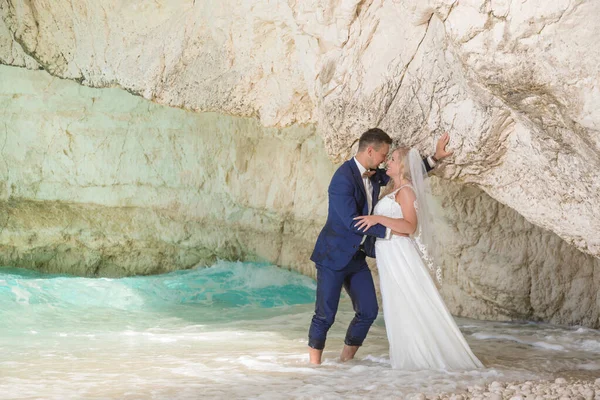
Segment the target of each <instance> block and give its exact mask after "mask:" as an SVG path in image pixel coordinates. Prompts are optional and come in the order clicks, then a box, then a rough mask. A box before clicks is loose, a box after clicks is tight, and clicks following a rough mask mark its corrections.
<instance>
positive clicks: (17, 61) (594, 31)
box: [0, 0, 600, 256]
mask: <svg viewBox="0 0 600 400" xmlns="http://www.w3.org/2000/svg"><path fill="white" fill-rule="evenodd" d="M0 14H1V15H2V21H3V22H2V23H1V24H0V62H2V63H4V64H9V65H17V66H25V67H27V68H38V67H41V68H44V69H45V70H47V71H48V72H50V73H51V74H53V75H55V76H59V77H63V78H68V79H73V80H76V81H78V82H80V83H82V84H84V85H88V86H94V87H112V86H119V87H122V88H124V89H126V90H128V91H130V92H132V93H136V94H139V95H142V96H144V97H145V98H147V99H151V100H152V101H154V102H157V103H161V104H166V105H169V106H175V107H181V108H185V109H190V110H194V111H220V112H224V113H227V114H233V115H237V116H255V117H258V118H259V120H260V122H261V123H262V124H263V125H265V126H287V125H289V124H292V123H307V122H312V123H315V124H316V126H317V131H318V132H319V134H320V135H322V137H323V138H324V143H325V147H326V149H327V152H328V154H329V156H330V157H332V159H333V160H334V161H340V160H342V159H343V158H345V157H347V156H348V154H349V152H350V147H351V144H352V142H353V141H354V140H355V139H356V137H357V136H358V135H359V134H360V133H361V132H362V131H363V130H364V129H365V128H368V127H372V126H380V127H383V128H384V129H386V130H388V131H389V132H390V133H391V134H392V135H393V136H394V137H396V138H397V139H398V141H399V142H400V143H402V144H405V145H411V146H417V147H419V148H420V149H421V150H429V151H430V150H431V146H432V143H433V140H434V137H435V136H437V135H439V134H440V133H441V132H442V131H449V132H450V133H451V134H452V136H453V147H454V148H455V149H456V154H455V157H454V160H453V164H452V166H451V167H448V168H446V169H445V170H444V171H443V174H442V175H443V176H444V177H446V178H451V179H454V180H457V181H462V182H469V183H474V184H476V185H477V186H479V187H480V188H482V189H483V190H485V191H486V192H487V193H488V194H489V195H491V196H492V197H493V198H495V199H496V200H498V201H500V202H502V203H504V204H506V205H508V206H509V207H511V208H513V209H515V210H517V211H518V212H519V213H520V214H522V215H523V216H525V218H526V219H527V220H529V221H531V222H532V223H534V224H535V225H538V226H541V227H544V228H546V229H549V230H552V231H554V232H555V233H557V234H558V235H559V236H560V237H562V238H563V239H564V240H565V241H567V242H568V243H571V244H573V245H575V246H576V247H578V248H579V249H581V250H582V251H584V252H587V253H589V254H592V255H594V256H599V255H600V219H598V218H597V217H598V215H600V201H599V200H600V199H599V198H598V196H599V193H600V179H599V178H598V176H600V175H599V174H598V170H599V169H600V133H599V129H600V128H599V122H600V76H599V75H600V74H599V71H598V64H599V63H600V45H598V37H600V24H597V23H596V16H597V15H599V14H600V3H599V2H597V1H594V0H576V1H567V0H564V1H562V0H561V1H550V2H548V1H545V0H532V1H527V2H511V1H507V0H492V1H490V0H464V1H456V0H426V1H422V0H419V1H417V0H363V1H360V0H337V1H324V0H308V1H302V2H297V1H289V0H272V1H261V2H257V1H242V0H219V1H193V0H186V1H183V0H181V1H157V2H124V1H119V0H112V1H103V2H97V1H91V0H75V1H72V2H70V6H69V7H64V5H63V4H62V3H61V2H43V1H39V0H28V1H23V0H3V1H2V2H0Z"/></svg>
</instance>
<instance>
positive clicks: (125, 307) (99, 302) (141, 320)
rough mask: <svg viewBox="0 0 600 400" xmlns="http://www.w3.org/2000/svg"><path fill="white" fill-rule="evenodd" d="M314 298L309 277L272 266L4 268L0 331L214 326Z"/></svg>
mask: <svg viewBox="0 0 600 400" xmlns="http://www.w3.org/2000/svg"><path fill="white" fill-rule="evenodd" d="M314 299H315V284H314V281H313V280H312V279H310V278H307V277H304V276H301V275H299V274H295V273H292V272H289V271H285V270H282V269H280V268H278V267H275V266H272V265H261V264H251V263H246V264H244V263H230V262H219V263H217V264H216V265H214V266H212V267H211V268H197V269H192V270H185V271H176V272H172V273H169V274H164V275H157V276H140V277H131V278H121V279H106V278H98V279H90V278H78V277H72V276H64V275H48V274H40V273H38V272H35V271H30V270H25V269H16V268H2V269H0V319H1V320H2V321H4V324H3V325H2V327H1V328H0V333H2V336H3V337H6V336H11V335H21V334H22V333H23V332H24V331H27V330H32V331H36V332H38V333H41V332H46V333H48V332H54V331H64V330H65V328H70V329H75V330H81V329H84V327H85V326H89V327H90V328H91V329H92V330H94V329H96V328H97V327H96V325H97V324H100V325H102V327H103V328H104V329H108V328H109V327H110V326H113V327H114V328H116V329H122V327H123V324H125V325H126V326H129V327H133V326H136V327H144V326H150V325H153V324H154V325H156V324H157V323H158V322H157V317H158V320H160V318H161V317H164V316H167V315H168V316H169V317H174V318H180V319H182V320H184V321H186V323H190V324H217V323H220V322H228V321H239V320H252V319H257V318H260V319H263V318H265V317H269V316H275V315H279V314H282V313H286V312H287V311H288V310H289V308H290V307H291V306H295V305H299V304H311V303H314ZM142 314H145V315H144V316H143V317H142ZM82 322H85V324H82Z"/></svg>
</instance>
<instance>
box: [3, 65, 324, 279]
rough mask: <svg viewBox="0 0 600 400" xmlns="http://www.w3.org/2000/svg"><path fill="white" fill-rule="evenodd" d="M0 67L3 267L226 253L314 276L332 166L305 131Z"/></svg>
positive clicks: (159, 261) (159, 267)
mask: <svg viewBox="0 0 600 400" xmlns="http://www.w3.org/2000/svg"><path fill="white" fill-rule="evenodd" d="M0 76H1V77H2V82H10V85H6V86H3V87H2V88H0V119H1V120H2V121H3V122H4V124H3V126H2V127H1V128H0V265H11V266H22V267H30V268H31V267H34V268H37V269H40V270H43V271H50V272H68V273H73V274H79V275H100V276H124V275H133V274H149V273H158V272H165V271H169V270H174V269H180V268H189V267H192V266H195V265H198V264H202V265H210V263H212V262H214V261H215V259H217V258H222V259H234V260H235V259H244V260H258V261H269V262H273V263H277V264H280V265H285V266H287V267H290V268H295V269H297V270H300V271H303V272H304V273H310V270H311V269H312V268H313V266H312V265H310V262H309V257H310V251H311V250H312V245H313V244H314V241H315V239H316V237H317V234H318V232H319V229H320V228H321V225H322V221H323V220H324V218H325V216H326V212H327V207H326V201H327V185H328V184H329V179H330V178H331V175H332V174H333V171H334V168H335V166H334V165H333V164H332V163H331V161H329V159H328V157H327V154H326V153H325V151H324V150H323V144H322V142H321V139H320V137H319V136H318V135H317V134H316V132H315V129H314V126H305V127H301V126H291V127H289V128H285V129H277V128H264V127H262V126H261V125H260V124H259V123H258V121H256V120H255V119H248V118H239V117H230V116H226V115H221V114H215V113H203V114H198V113H193V112H189V111H184V110H179V109H175V108H169V107H165V106H160V105H157V104H154V103H151V102H149V101H146V100H144V99H141V98H139V97H135V96H132V95H130V94H128V93H125V92H124V91H122V90H119V89H103V90H98V89H90V88H86V87H83V86H80V85H78V84H76V83H74V82H69V81H65V80H62V79H58V78H54V77H51V76H50V75H48V74H46V73H45V72H41V71H40V72H31V71H27V70H24V69H21V68H12V67H6V66H0Z"/></svg>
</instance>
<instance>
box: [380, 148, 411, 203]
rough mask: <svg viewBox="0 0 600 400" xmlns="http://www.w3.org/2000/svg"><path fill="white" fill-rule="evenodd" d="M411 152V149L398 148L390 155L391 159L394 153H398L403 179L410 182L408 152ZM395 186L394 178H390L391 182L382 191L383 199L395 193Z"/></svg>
mask: <svg viewBox="0 0 600 400" xmlns="http://www.w3.org/2000/svg"><path fill="white" fill-rule="evenodd" d="M409 151H410V148H408V147H396V148H394V150H392V152H391V153H390V157H392V156H393V155H394V153H396V152H397V153H398V157H399V158H400V162H401V163H402V178H404V179H407V180H409V181H410V180H411V176H410V167H409V165H408V152H409ZM394 185H395V182H394V178H392V177H390V181H389V182H388V184H387V185H386V186H385V190H382V191H381V197H383V196H387V195H388V194H390V193H392V192H393V191H394Z"/></svg>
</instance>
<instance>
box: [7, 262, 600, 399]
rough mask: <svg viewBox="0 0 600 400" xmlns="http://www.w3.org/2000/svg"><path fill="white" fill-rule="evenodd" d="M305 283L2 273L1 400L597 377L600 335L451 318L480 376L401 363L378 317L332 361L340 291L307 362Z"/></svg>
mask: <svg viewBox="0 0 600 400" xmlns="http://www.w3.org/2000/svg"><path fill="white" fill-rule="evenodd" d="M314 294H315V282H314V281H313V280H312V279H310V278H307V277H304V276H301V275H299V274H296V273H292V272H289V271H286V270H283V269H280V268H277V267H275V266H272V265H262V264H252V263H235V262H219V263H217V264H215V265H213V266H212V267H210V268H196V269H192V270H187V271H177V272H173V273H169V274H165V275H158V276H149V277H133V278H122V279H103V278H99V279H90V278H78V277H70V276H58V275H44V274H39V273H36V272H32V271H27V270H22V269H10V268H2V269H0V321H1V325H0V398H7V399H29V398H44V399H66V398H70V399H80V398H107V399H113V398H119V399H121V398H132V399H138V398H153V399H174V398H175V399H184V398H185V399H187V398H189V399H197V398H267V399H270V398H315V397H316V398H332V399H333V398H340V397H344V398H361V399H362V398H365V397H369V398H389V397H394V398H409V397H410V396H411V395H414V394H415V393H440V392H460V391H461V390H464V389H465V388H466V387H467V386H469V385H484V384H486V383H490V382H491V381H494V380H499V381H502V380H518V381H523V380H527V379H532V380H533V379H549V378H550V379H551V378H554V377H556V376H566V377H569V376H575V377H583V378H586V379H587V378H593V377H596V376H600V361H599V360H600V332H598V331H597V330H593V329H587V328H582V327H556V326H552V325H547V324H534V323H501V322H485V321H473V320H467V319H458V320H457V322H458V324H459V326H460V328H461V330H462V332H463V334H464V335H465V338H466V339H467V341H468V342H469V344H470V345H471V347H472V349H473V351H474V352H475V354H476V355H477V356H478V357H479V358H480V359H481V360H482V361H483V362H484V364H485V365H486V368H485V369H483V370H478V371H465V372H448V371H418V372H410V371H399V370H392V369H391V368H390V365H389V358H388V356H387V354H388V347H387V340H386V333H385V325H384V321H383V320H382V318H379V319H378V320H377V321H376V322H375V324H374V326H373V327H372V328H371V330H370V332H369V336H368V338H367V341H366V342H365V346H363V348H361V350H360V351H359V353H358V357H357V359H356V360H353V361H351V362H348V363H341V362H339V359H338V355H339V351H340V350H341V348H342V345H343V337H344V335H345V329H346V327H347V326H348V323H349V321H350V320H351V319H352V317H353V312H352V308H351V304H350V302H349V300H348V299H347V298H343V299H342V301H341V303H340V311H339V312H338V315H337V318H336V323H335V324H334V326H333V328H332V330H331V331H330V334H329V339H328V344H327V348H326V351H325V353H324V360H325V361H324V364H323V365H322V366H321V367H318V368H314V367H310V366H308V364H307V353H306V350H307V347H306V346H307V337H306V336H307V331H308V325H309V323H310V319H311V317H312V310H313V308H314Z"/></svg>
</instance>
